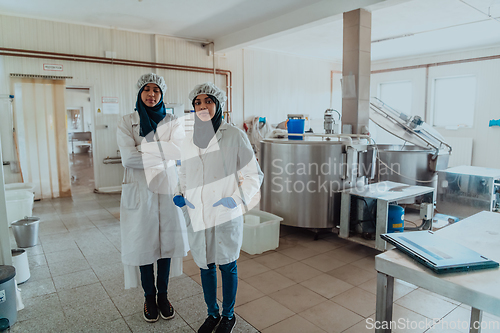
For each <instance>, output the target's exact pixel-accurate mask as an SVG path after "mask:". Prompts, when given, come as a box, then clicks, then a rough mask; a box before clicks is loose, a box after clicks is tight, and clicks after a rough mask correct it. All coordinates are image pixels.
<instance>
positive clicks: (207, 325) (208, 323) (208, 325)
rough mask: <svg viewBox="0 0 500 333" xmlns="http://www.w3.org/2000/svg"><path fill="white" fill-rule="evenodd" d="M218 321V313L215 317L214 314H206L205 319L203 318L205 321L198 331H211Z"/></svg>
mask: <svg viewBox="0 0 500 333" xmlns="http://www.w3.org/2000/svg"><path fill="white" fill-rule="evenodd" d="M219 322H220V315H219V316H217V317H214V316H208V317H207V319H205V322H204V323H203V325H201V327H200V328H199V329H198V333H212V332H213V331H214V328H215V327H217V325H218V324H219Z"/></svg>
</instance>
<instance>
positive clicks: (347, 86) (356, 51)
mask: <svg viewBox="0 0 500 333" xmlns="http://www.w3.org/2000/svg"><path fill="white" fill-rule="evenodd" d="M371 25H372V14H371V13H370V12H369V11H367V10H365V9H362V8H359V9H356V10H353V11H350V12H346V13H344V46H343V55H342V124H343V125H347V124H349V125H352V133H356V134H364V133H366V132H367V131H368V121H369V118H370V116H369V111H370V110H369V107H370V71H371Z"/></svg>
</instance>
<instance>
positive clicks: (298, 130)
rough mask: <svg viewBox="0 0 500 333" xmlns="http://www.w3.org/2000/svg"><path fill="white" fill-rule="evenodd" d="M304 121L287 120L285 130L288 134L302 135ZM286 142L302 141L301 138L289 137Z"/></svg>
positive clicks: (302, 138)
mask: <svg viewBox="0 0 500 333" xmlns="http://www.w3.org/2000/svg"><path fill="white" fill-rule="evenodd" d="M305 122H306V120H305V119H288V122H287V125H286V127H287V129H288V133H293V134H304V124H305ZM288 140H304V137H303V136H294V135H290V136H289V137H288Z"/></svg>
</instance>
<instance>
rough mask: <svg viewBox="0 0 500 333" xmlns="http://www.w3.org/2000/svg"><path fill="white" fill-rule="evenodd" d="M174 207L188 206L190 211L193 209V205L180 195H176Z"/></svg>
mask: <svg viewBox="0 0 500 333" xmlns="http://www.w3.org/2000/svg"><path fill="white" fill-rule="evenodd" d="M172 200H173V201H174V205H176V206H177V207H179V208H182V207H184V206H186V205H187V206H188V207H189V208H191V209H194V205H193V204H192V203H190V202H189V201H188V199H186V198H184V197H183V196H182V195H176V196H175V197H174V198H173V199H172Z"/></svg>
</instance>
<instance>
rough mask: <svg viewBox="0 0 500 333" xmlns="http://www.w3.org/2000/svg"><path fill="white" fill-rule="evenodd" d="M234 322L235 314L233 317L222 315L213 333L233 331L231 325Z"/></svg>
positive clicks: (232, 325) (229, 332)
mask: <svg viewBox="0 0 500 333" xmlns="http://www.w3.org/2000/svg"><path fill="white" fill-rule="evenodd" d="M235 324H236V316H235V315H233V318H231V319H229V318H228V317H225V316H222V320H221V321H220V323H219V327H217V330H216V331H215V333H231V332H232V331H233V327H234V325H235Z"/></svg>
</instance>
